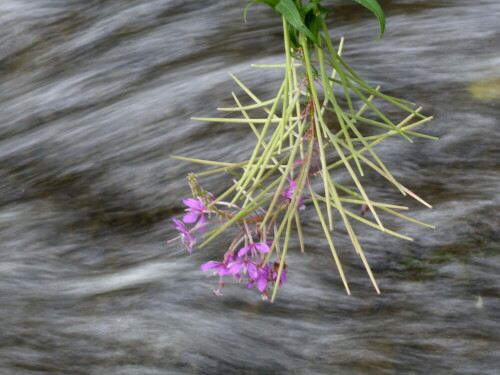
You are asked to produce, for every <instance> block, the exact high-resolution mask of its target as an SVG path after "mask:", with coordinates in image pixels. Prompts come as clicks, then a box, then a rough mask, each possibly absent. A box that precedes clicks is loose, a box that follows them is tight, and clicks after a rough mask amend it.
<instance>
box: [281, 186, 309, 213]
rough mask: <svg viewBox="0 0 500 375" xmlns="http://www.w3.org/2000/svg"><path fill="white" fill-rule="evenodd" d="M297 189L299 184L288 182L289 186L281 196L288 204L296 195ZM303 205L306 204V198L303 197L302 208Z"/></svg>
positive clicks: (300, 197)
mask: <svg viewBox="0 0 500 375" xmlns="http://www.w3.org/2000/svg"><path fill="white" fill-rule="evenodd" d="M296 189H297V183H296V182H295V181H294V180H291V179H289V180H288V186H287V188H286V189H284V190H283V191H282V192H281V195H282V196H283V197H285V199H286V200H287V201H288V203H290V202H291V200H292V198H293V195H294V194H295V190H296ZM302 203H304V197H303V196H302V195H300V196H299V205H298V206H299V207H300V208H302Z"/></svg>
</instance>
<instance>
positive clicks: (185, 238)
mask: <svg viewBox="0 0 500 375" xmlns="http://www.w3.org/2000/svg"><path fill="white" fill-rule="evenodd" d="M172 221H173V222H174V229H175V230H178V231H179V232H181V235H180V237H181V240H182V244H183V245H184V246H185V247H186V249H187V251H189V254H191V253H192V252H193V245H194V244H195V243H196V237H195V236H193V235H192V234H191V232H190V231H189V230H188V229H187V228H186V226H185V225H184V223H183V222H182V221H180V220H178V219H176V218H175V217H174V218H173V219H172ZM172 241H173V240H172Z"/></svg>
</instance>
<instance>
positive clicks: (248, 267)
mask: <svg viewBox="0 0 500 375" xmlns="http://www.w3.org/2000/svg"><path fill="white" fill-rule="evenodd" d="M294 189H295V182H294V181H293V180H290V185H289V186H288V187H286V188H284V190H283V192H282V196H283V197H284V199H283V204H285V205H286V204H287V203H289V201H290V199H291V197H292V196H293V193H294ZM207 196H208V199H204V198H206V197H207ZM302 200H303V198H301V202H300V203H301V204H302ZM183 203H184V205H186V206H187V208H186V214H184V216H183V217H182V220H179V219H177V218H173V219H172V221H173V222H174V226H173V227H174V229H175V230H177V231H178V232H180V235H179V236H178V237H176V238H175V239H179V238H180V240H181V242H182V244H183V245H184V247H185V248H186V250H187V251H188V252H189V253H190V254H191V253H192V252H193V247H194V245H195V244H196V241H197V239H196V235H195V232H196V231H198V233H200V234H203V233H204V232H205V229H206V226H207V225H208V224H210V223H211V222H210V221H209V218H210V217H211V216H217V217H218V220H217V221H214V223H221V222H224V221H227V220H228V219H230V218H232V217H234V215H235V214H236V213H237V212H238V209H239V207H237V206H235V205H232V204H230V203H229V202H223V201H219V202H216V201H214V200H213V195H211V194H210V195H208V194H205V196H204V197H203V198H201V197H198V198H197V199H194V198H188V199H184V200H183ZM220 206H229V207H230V208H232V209H233V210H230V211H224V210H221V209H220V208H219V207H220ZM186 224H194V226H193V227H192V228H191V229H188V227H187V226H186ZM257 224H259V220H257V219H256V217H255V216H252V215H250V216H249V217H248V218H247V219H243V220H242V221H241V223H238V225H237V226H238V227H240V231H239V233H238V234H237V235H236V237H235V239H234V240H233V242H232V243H231V245H230V246H229V249H228V250H227V252H226V253H225V255H224V258H223V260H222V261H209V262H206V263H203V264H202V265H201V270H202V271H204V272H206V271H212V272H213V273H214V274H215V275H218V276H219V283H218V288H217V289H216V290H214V293H215V294H216V295H222V288H223V287H224V276H228V275H230V276H233V277H234V278H236V279H237V280H238V281H240V282H243V281H245V282H246V285H247V288H248V289H251V288H253V287H254V286H255V287H256V289H257V290H258V291H259V292H260V294H261V295H262V298H263V299H268V296H269V289H270V287H271V286H274V284H275V283H276V282H277V281H278V280H279V286H280V287H282V286H283V284H284V283H285V282H286V265H283V267H282V270H281V273H280V272H279V269H280V263H281V261H280V259H279V258H278V259H277V260H275V261H274V262H271V261H269V260H268V259H267V256H268V255H270V254H269V253H270V250H271V247H272V241H263V240H261V239H260V238H255V237H256V235H255V234H256V233H257V237H258V236H259V231H258V228H257ZM175 239H174V240H175ZM172 241H173V240H171V241H169V242H172ZM259 241H260V242H259Z"/></svg>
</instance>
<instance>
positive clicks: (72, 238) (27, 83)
mask: <svg viewBox="0 0 500 375" xmlns="http://www.w3.org/2000/svg"><path fill="white" fill-rule="evenodd" d="M246 3H247V2H246V1H227V0H215V1H214V0H211V1H208V0H198V1H194V0H193V1H191V0H186V1H174V0H129V1H118V0H85V1H84V0H68V1H62V0H38V1H28V0H2V1H1V2H0V99H1V100H0V305H1V309H0V327H1V328H0V373H1V374H6V375H10V374H13V375H14V374H15V375H35V374H36V375H38V374H39V375H42V374H61V375H63V374H73V375H78V374H92V375H94V374H95V375H101V374H102V375H104V374H106V375H107V374H120V375H157V374H158V375H159V374H172V375H177V374H214V375H215V374H223V373H224V374H252V375H253V374H255V375H257V374H270V375H273V374H279V375H281V374H308V375H315V374H342V375H350V374H352V375H354V374H404V375H409V374H432V375H438V374H439V375H440V374H443V375H444V374H447V375H449V374H460V375H462V374H464V375H465V374H482V375H494V374H498V363H499V355H500V353H499V350H498V346H495V344H497V343H498V342H497V339H498V335H499V333H500V329H499V328H500V323H499V322H500V321H499V318H500V300H499V290H498V285H499V276H498V275H499V274H498V269H499V266H500V264H499V263H500V262H499V244H498V242H499V230H498V228H499V222H500V220H499V217H500V216H499V213H498V206H499V203H500V201H499V180H500V174H499V159H500V158H499V142H498V137H497V130H498V126H499V123H500V105H499V104H500V55H499V51H500V22H499V21H498V19H499V18H498V17H499V15H500V2H499V1H498V0H476V1H469V0H453V1H444V0H432V1H430V0H392V1H391V0H382V1H380V3H381V4H382V6H383V8H384V10H385V12H386V16H387V31H386V35H385V36H384V38H383V39H382V40H381V41H380V42H378V43H377V42H375V39H376V37H377V35H378V24H377V21H376V19H375V17H373V15H372V14H371V13H370V12H369V11H366V10H364V9H363V8H362V7H360V6H358V5H356V4H354V2H346V1H326V2H325V4H326V6H328V7H329V8H330V9H331V14H330V16H329V17H330V18H329V25H330V26H331V28H332V35H334V37H335V38H337V39H338V38H340V37H341V36H344V37H345V38H346V44H345V50H344V56H345V58H346V59H347V61H348V62H349V63H350V64H351V66H353V67H354V68H355V69H356V70H357V71H358V73H360V75H361V76H363V77H364V78H365V79H366V80H367V81H368V82H370V83H371V84H373V85H377V84H380V85H381V86H382V88H383V89H385V91H386V92H388V93H389V94H391V95H394V96H398V97H402V98H406V99H409V100H412V101H414V102H416V103H418V104H420V105H422V106H424V108H425V109H424V112H425V113H426V114H433V115H435V117H436V119H435V120H434V121H433V122H432V123H430V124H429V125H425V127H424V128H420V129H421V130H423V131H424V132H427V133H429V134H431V135H434V136H437V137H439V138H440V140H439V141H428V140H417V141H416V142H415V143H414V144H410V143H408V142H406V141H404V140H393V141H390V142H386V143H385V144H381V145H380V147H379V148H378V149H377V150H378V153H379V155H380V156H381V157H382V159H383V160H384V161H385V162H386V164H387V165H388V167H389V169H391V170H392V171H393V172H394V175H395V177H396V178H398V180H400V181H401V182H402V183H403V184H404V185H406V186H407V187H409V188H410V189H412V190H413V191H415V192H416V193H417V194H419V195H421V196H422V197H424V198H425V199H426V200H427V201H428V202H430V203H431V204H432V205H433V207H434V208H433V209H432V210H429V209H427V208H425V207H423V206H419V205H418V204H416V203H414V202H412V201H411V200H410V199H405V198H403V197H401V196H400V195H399V193H398V192H397V191H396V190H395V189H393V188H391V187H390V186H389V185H388V184H386V182H385V181H382V180H381V179H379V178H376V177H373V178H372V179H371V180H370V179H365V180H364V181H363V182H364V184H365V185H369V186H370V187H371V188H370V193H371V194H372V195H373V196H374V197H376V199H378V200H380V201H386V202H395V203H403V204H406V205H409V206H410V207H411V208H412V210H411V212H410V216H412V217H414V218H416V219H419V220H423V221H425V222H428V223H431V224H434V225H436V226H437V229H435V230H432V229H427V228H423V227H418V226H417V225H413V224H409V223H406V222H403V221H398V220H393V219H391V218H385V219H386V223H387V224H386V225H387V226H388V227H389V228H391V229H395V230H397V231H400V232H402V233H404V234H406V235H409V236H411V237H414V238H415V241H414V242H405V241H404V240H399V239H396V238H393V237H390V236H388V235H383V234H381V233H380V232H377V231H376V230H370V229H367V228H365V227H357V231H358V234H359V236H360V240H361V244H362V246H363V247H364V249H365V252H366V254H367V257H368V259H369V261H370V263H371V265H372V268H373V271H374V273H375V276H376V278H377V280H378V282H379V285H380V288H381V290H382V294H381V295H380V296H377V295H376V294H375V293H374V291H373V289H372V286H371V285H370V282H369V279H368V277H367V276H366V274H365V271H364V268H363V266H362V263H361V261H360V260H359V258H358V257H357V256H356V254H355V253H354V250H353V249H352V246H351V245H350V244H349V240H348V238H347V235H346V233H345V231H342V229H341V228H339V231H338V232H337V233H338V234H337V235H336V242H337V248H338V249H339V252H340V257H341V259H342V261H343V263H344V265H345V267H346V270H347V277H348V279H349V281H350V283H351V290H352V292H353V296H351V297H348V296H346V295H345V292H344V290H343V286H342V283H341V281H340V279H339V277H338V275H337V271H336V270H335V267H334V262H333V260H332V259H331V254H329V250H328V247H327V243H326V241H325V240H324V238H323V237H322V235H321V228H320V226H319V223H318V221H317V219H316V218H315V213H314V212H313V210H311V209H310V208H309V209H306V210H305V211H304V212H303V213H302V215H303V218H304V224H303V225H304V231H305V236H306V253H305V254H300V253H299V252H298V251H291V254H290V255H289V258H288V259H287V263H288V267H289V273H288V283H287V285H286V287H285V288H283V289H281V290H280V292H279V295H278V298H277V302H276V303H275V304H269V303H266V302H263V301H261V299H260V296H259V295H258V294H257V293H256V292H255V291H254V290H252V291H249V290H246V288H245V286H244V285H240V284H238V283H237V282H231V281H228V283H227V284H226V287H225V295H224V296H223V297H216V296H215V295H214V294H213V292H212V290H213V289H214V288H215V287H216V284H217V280H216V278H213V277H207V275H206V274H204V273H202V272H201V271H200V270H199V266H200V264H201V263H203V262H206V261H208V260H211V259H217V258H219V257H220V254H221V253H222V251H223V250H224V246H227V240H228V238H224V237H221V238H220V239H219V240H218V242H214V243H213V244H212V245H211V246H208V247H207V248H204V249H203V250H200V251H195V252H194V253H193V254H192V255H190V256H189V255H188V254H187V253H186V251H185V250H184V249H183V247H182V246H181V244H180V243H179V242H176V243H171V244H167V240H169V239H171V238H173V237H175V236H176V233H174V230H173V229H172V225H171V217H173V216H177V217H179V216H180V215H181V214H182V212H183V205H182V203H181V200H182V199H183V198H185V197H186V196H188V194H189V193H188V190H189V189H188V187H187V181H186V179H185V177H186V174H187V173H188V172H196V171H201V170H206V168H205V167H203V166H197V165H190V164H188V163H184V162H181V161H176V160H172V159H169V158H168V155H169V154H175V155H183V156H188V157H199V158H200V157H201V158H207V159H212V160H220V161H236V160H243V159H245V158H246V157H247V155H248V154H249V152H250V150H251V149H252V147H253V146H252V143H253V135H252V134H251V131H250V130H249V128H248V127H247V126H245V125H243V124H225V125H221V124H204V123H196V122H194V121H191V120H190V117H191V116H209V117H214V116H217V112H216V108H217V107H221V106H225V105H232V99H231V95H230V92H231V90H235V91H237V92H239V91H238V90H237V86H236V84H234V83H233V82H232V81H231V79H230V77H229V76H228V75H227V72H228V71H231V72H232V73H234V74H236V75H237V76H238V77H239V78H240V79H241V80H243V81H244V82H245V83H247V84H248V85H249V87H250V88H252V89H253V90H255V92H256V93H257V94H258V95H260V96H261V97H262V98H264V99H268V98H271V97H272V96H274V95H275V92H276V91H277V88H278V85H279V84H280V80H281V73H280V71H278V70H262V69H260V70H259V69H253V68H250V64H252V63H269V62H280V61H283V54H282V52H283V49H282V36H281V20H280V19H279V17H277V16H275V14H273V13H272V11H270V10H268V9H267V7H265V6H263V5H262V4H258V5H255V6H254V7H252V8H250V11H249V14H248V18H249V22H248V23H244V22H243V20H242V9H243V6H244V5H245V4H246ZM394 115H395V116H397V115H398V114H397V113H395V114H394ZM202 182H203V183H204V186H205V187H206V188H207V189H208V190H212V191H213V192H214V193H217V192H220V191H222V189H224V188H225V187H227V186H228V184H229V180H225V179H222V178H220V177H218V176H217V177H215V178H208V179H206V180H204V181H202ZM339 227H340V226H339ZM296 249H297V246H296V244H292V250H296ZM495 368H496V370H495Z"/></svg>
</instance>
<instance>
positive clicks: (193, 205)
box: [182, 198, 200, 209]
mask: <svg viewBox="0 0 500 375" xmlns="http://www.w3.org/2000/svg"><path fill="white" fill-rule="evenodd" d="M182 203H184V204H185V205H186V206H188V207H189V208H195V209H197V208H199V204H200V201H199V200H197V199H193V198H187V199H183V200H182Z"/></svg>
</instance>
